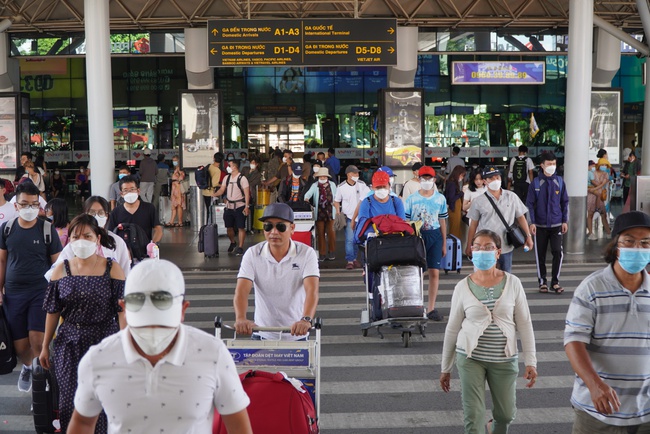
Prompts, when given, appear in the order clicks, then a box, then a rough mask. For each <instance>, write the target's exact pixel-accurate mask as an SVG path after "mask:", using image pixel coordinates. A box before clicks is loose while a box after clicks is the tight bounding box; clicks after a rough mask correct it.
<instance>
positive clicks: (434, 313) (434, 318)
mask: <svg viewBox="0 0 650 434" xmlns="http://www.w3.org/2000/svg"><path fill="white" fill-rule="evenodd" d="M427 318H429V319H430V320H432V321H442V320H443V319H444V318H445V317H444V316H442V315H440V312H438V309H433V310H432V311H431V312H429V313H428V314H427Z"/></svg>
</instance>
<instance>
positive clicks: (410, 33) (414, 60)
mask: <svg viewBox="0 0 650 434" xmlns="http://www.w3.org/2000/svg"><path fill="white" fill-rule="evenodd" d="M417 69H418V28H417V27H397V65H395V66H391V67H389V68H388V87H413V84H414V82H415V73H416V72H417Z"/></svg>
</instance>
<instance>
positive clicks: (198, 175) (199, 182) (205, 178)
mask: <svg viewBox="0 0 650 434" xmlns="http://www.w3.org/2000/svg"><path fill="white" fill-rule="evenodd" d="M194 179H195V180H196V186H197V187H199V189H201V190H205V189H206V188H210V184H212V177H211V176H210V164H207V165H205V166H199V167H197V168H196V172H195V173H194Z"/></svg>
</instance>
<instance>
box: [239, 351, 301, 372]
mask: <svg viewBox="0 0 650 434" xmlns="http://www.w3.org/2000/svg"><path fill="white" fill-rule="evenodd" d="M228 350H229V351H230V355H231V356H232V358H233V360H234V361H235V364H236V365H237V366H251V367H252V366H277V367H280V366H309V350H308V349H288V348H283V349H275V348H228Z"/></svg>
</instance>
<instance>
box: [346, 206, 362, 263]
mask: <svg viewBox="0 0 650 434" xmlns="http://www.w3.org/2000/svg"><path fill="white" fill-rule="evenodd" d="M345 221H346V224H345V260H346V261H348V262H352V261H354V260H356V259H357V253H359V245H358V244H357V243H355V242H354V231H353V230H352V220H350V219H349V218H347V217H346V218H345Z"/></svg>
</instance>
